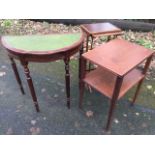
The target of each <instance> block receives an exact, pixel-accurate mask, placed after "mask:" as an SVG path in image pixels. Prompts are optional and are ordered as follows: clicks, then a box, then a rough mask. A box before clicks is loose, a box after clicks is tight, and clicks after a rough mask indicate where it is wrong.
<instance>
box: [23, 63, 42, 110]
mask: <svg viewBox="0 0 155 155" xmlns="http://www.w3.org/2000/svg"><path fill="white" fill-rule="evenodd" d="M21 64H22V65H23V67H24V73H25V75H26V79H27V83H28V86H29V89H30V92H31V96H32V99H33V103H34V105H35V108H36V111H37V112H39V111H40V110H39V105H38V101H37V97H36V93H35V89H34V86H33V81H32V78H31V76H30V71H29V68H28V62H23V61H21Z"/></svg>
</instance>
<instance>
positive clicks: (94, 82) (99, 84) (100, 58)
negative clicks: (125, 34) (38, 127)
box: [79, 39, 153, 130]
mask: <svg viewBox="0 0 155 155" xmlns="http://www.w3.org/2000/svg"><path fill="white" fill-rule="evenodd" d="M152 55H153V52H152V51H151V50H149V49H146V48H144V47H142V46H140V45H136V44H134V43H130V42H128V41H125V40H122V39H115V40H112V41H110V42H108V43H106V44H103V45H101V46H99V47H96V48H95V49H93V50H90V51H89V52H87V53H84V54H83V55H82V62H85V63H83V65H81V74H82V75H81V80H80V101H79V107H80V108H82V98H83V93H84V83H87V84H88V85H90V86H91V87H93V88H94V89H96V90H97V91H99V92H101V93H102V94H104V95H105V96H107V97H108V98H110V99H111V102H110V109H109V114H108V120H107V124H106V130H109V128H110V124H111V121H112V115H113V111H114V108H115V104H116V101H117V100H118V99H120V98H121V97H123V95H124V94H125V93H126V92H127V91H128V90H129V89H130V88H132V87H133V86H134V85H135V84H137V83H138V88H137V91H136V93H135V96H134V99H133V103H134V102H135V100H136V98H137V95H138V93H139V90H140V86H141V84H142V82H143V79H144V77H145V75H146V71H147V69H148V67H149V65H150V62H151V58H152ZM146 59H147V61H146V65H145V67H144V69H143V71H141V70H138V69H137V66H138V65H139V64H140V63H141V62H143V61H144V60H146ZM86 60H87V61H90V62H92V63H93V64H96V65H98V67H97V69H96V70H94V71H91V72H89V73H87V74H86V72H85V69H86Z"/></svg>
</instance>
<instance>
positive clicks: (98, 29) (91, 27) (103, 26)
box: [81, 23, 123, 71]
mask: <svg viewBox="0 0 155 155" xmlns="http://www.w3.org/2000/svg"><path fill="white" fill-rule="evenodd" d="M81 28H82V30H83V31H84V32H85V33H86V52H87V51H88V50H89V40H90V50H91V49H93V43H94V38H96V37H99V36H107V37H108V41H109V40H110V37H111V36H112V35H113V36H115V37H117V36H118V35H122V34H123V32H122V30H121V29H120V28H118V27H116V26H115V25H113V24H111V23H94V24H83V25H81ZM88 65H89V67H88V71H90V70H91V63H88Z"/></svg>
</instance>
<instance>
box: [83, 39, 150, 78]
mask: <svg viewBox="0 0 155 155" xmlns="http://www.w3.org/2000/svg"><path fill="white" fill-rule="evenodd" d="M152 53H153V52H152V51H151V50H149V49H146V48H144V47H143V46H140V45H137V44H134V43H130V42H128V41H125V40H123V39H115V40H112V41H110V42H108V43H106V44H103V45H101V46H98V47H96V48H95V49H93V50H90V51H89V52H87V53H84V54H83V57H84V58H86V59H87V60H89V61H90V62H92V63H95V64H97V65H99V66H101V67H103V68H105V69H107V70H109V71H111V72H113V73H114V74H116V75H119V76H123V75H125V74H127V73H128V72H129V71H130V70H132V69H133V68H134V67H136V66H137V65H138V64H140V63H141V62H142V61H143V60H145V59H146V58H148V57H150V56H151V55H152Z"/></svg>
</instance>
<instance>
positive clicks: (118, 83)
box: [106, 77, 123, 131]
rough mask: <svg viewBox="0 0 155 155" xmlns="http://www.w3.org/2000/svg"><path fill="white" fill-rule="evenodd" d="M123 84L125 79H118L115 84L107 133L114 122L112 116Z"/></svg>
mask: <svg viewBox="0 0 155 155" xmlns="http://www.w3.org/2000/svg"><path fill="white" fill-rule="evenodd" d="M122 82H123V77H117V79H116V83H115V87H114V91H113V96H112V99H111V105H110V109H109V114H108V121H107V125H106V131H108V130H109V128H110V125H111V121H112V115H113V112H114V109H115V105H116V101H117V99H118V96H119V92H120V89H121V86H122Z"/></svg>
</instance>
